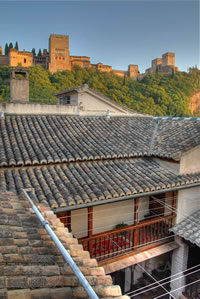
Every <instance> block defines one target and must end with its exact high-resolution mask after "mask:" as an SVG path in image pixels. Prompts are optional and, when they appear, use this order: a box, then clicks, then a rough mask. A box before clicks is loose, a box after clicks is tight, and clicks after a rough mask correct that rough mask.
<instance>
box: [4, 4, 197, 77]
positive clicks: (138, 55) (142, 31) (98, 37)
mask: <svg viewBox="0 0 200 299" xmlns="http://www.w3.org/2000/svg"><path fill="white" fill-rule="evenodd" d="M199 14H200V12H199V1H198V0H194V1H193V0H177V1H176V0H168V1H165V0H157V1H154V0H146V1H143V0H137V1H136V0H130V1H126V0H112V1H103V0H102V1H97V0H96V1H95V0H93V1H85V0H82V1H5V2H4V1H0V45H2V47H3V48H4V46H5V43H6V42H8V43H9V42H13V43H15V41H16V40H17V41H18V43H19V47H20V50H23V49H26V50H28V51H31V49H32V48H33V47H35V48H36V50H37V51H38V49H39V48H42V49H43V48H48V38H49V35H50V34H51V33H57V34H66V35H69V37H70V54H71V55H84V56H90V57H91V62H92V63H98V62H102V63H104V64H108V65H112V66H113V68H114V69H122V70H126V69H127V67H128V64H138V65H139V70H140V71H141V72H144V70H145V69H146V68H148V67H150V65H151V60H152V59H154V58H156V57H161V56H162V54H163V53H165V52H175V53H176V65H177V66H178V67H179V68H180V69H181V70H184V71H187V68H188V67H191V66H194V65H197V66H198V67H200V63H199V62H200V61H199V59H200V57H199V31H200V29H199Z"/></svg>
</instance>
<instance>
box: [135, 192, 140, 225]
mask: <svg viewBox="0 0 200 299" xmlns="http://www.w3.org/2000/svg"><path fill="white" fill-rule="evenodd" d="M138 208H139V198H138V197H137V198H135V200H134V224H135V225H136V224H138V222H139V217H138Z"/></svg>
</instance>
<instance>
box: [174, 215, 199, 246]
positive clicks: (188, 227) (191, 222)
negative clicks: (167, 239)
mask: <svg viewBox="0 0 200 299" xmlns="http://www.w3.org/2000/svg"><path fill="white" fill-rule="evenodd" d="M170 230H171V231H172V232H173V233H175V234H176V235H178V236H180V237H182V238H184V239H185V240H187V241H190V242H191V243H193V244H196V245H197V246H199V247H200V210H198V211H197V212H195V213H193V214H192V215H190V216H188V217H186V218H185V219H184V220H183V221H181V222H180V223H178V224H176V225H175V226H174V227H173V228H171V229H170Z"/></svg>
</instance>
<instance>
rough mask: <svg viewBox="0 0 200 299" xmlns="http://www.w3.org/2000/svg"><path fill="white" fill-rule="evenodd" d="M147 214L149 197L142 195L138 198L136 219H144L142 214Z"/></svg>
mask: <svg viewBox="0 0 200 299" xmlns="http://www.w3.org/2000/svg"><path fill="white" fill-rule="evenodd" d="M147 214H149V197H142V198H140V200H139V209H138V219H139V221H141V220H145V218H144V216H145V215H147Z"/></svg>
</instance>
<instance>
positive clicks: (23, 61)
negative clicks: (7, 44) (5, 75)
mask: <svg viewBox="0 0 200 299" xmlns="http://www.w3.org/2000/svg"><path fill="white" fill-rule="evenodd" d="M9 65H10V66H19V65H20V66H23V67H30V66H32V65H33V55H32V53H30V52H26V51H22V52H19V51H18V50H17V49H10V51H9Z"/></svg>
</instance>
